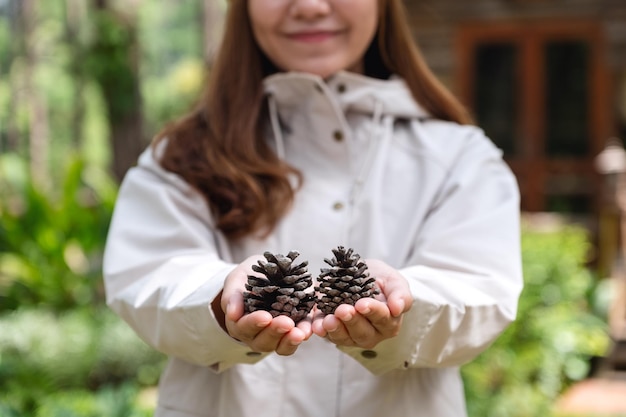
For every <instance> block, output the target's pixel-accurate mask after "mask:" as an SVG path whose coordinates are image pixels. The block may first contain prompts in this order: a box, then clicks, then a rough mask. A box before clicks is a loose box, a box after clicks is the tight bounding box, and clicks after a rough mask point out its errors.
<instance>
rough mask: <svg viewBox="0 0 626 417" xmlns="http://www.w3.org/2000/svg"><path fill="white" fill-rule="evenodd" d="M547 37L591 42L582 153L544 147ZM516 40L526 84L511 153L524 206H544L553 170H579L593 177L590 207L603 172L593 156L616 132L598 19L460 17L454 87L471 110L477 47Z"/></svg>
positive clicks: (595, 206)
mask: <svg viewBox="0 0 626 417" xmlns="http://www.w3.org/2000/svg"><path fill="white" fill-rule="evenodd" d="M549 40H583V41H585V42H588V44H589V45H590V48H589V54H590V55H589V56H590V59H589V81H588V82H589V100H590V105H589V112H590V114H589V130H590V131H589V137H590V140H591V142H590V144H589V145H590V149H589V154H588V155H586V156H585V157H584V158H549V157H548V156H547V155H545V152H544V143H545V134H544V132H545V123H546V122H545V116H544V115H545V111H544V110H543V107H542V105H543V102H544V101H545V100H543V101H542V97H543V93H542V92H543V91H545V87H544V86H545V79H544V71H543V68H544V67H545V62H544V54H543V52H542V47H543V45H544V44H545V43H546V41H549ZM501 41H508V42H514V43H516V44H519V45H520V47H521V55H520V56H521V59H520V60H519V61H520V62H519V64H518V65H520V67H519V68H517V70H518V71H521V73H522V74H523V78H522V83H521V84H522V85H520V86H518V89H519V90H518V108H519V109H520V113H519V114H518V117H519V123H520V130H521V135H522V137H523V138H524V139H523V143H522V144H520V145H521V148H520V152H519V155H518V156H516V157H514V158H507V162H508V163H509V165H510V166H511V168H512V169H513V171H514V172H515V173H516V175H517V176H518V180H519V181H520V189H521V192H522V195H523V198H524V207H523V208H524V209H525V210H528V211H544V210H545V208H546V196H547V192H546V190H545V187H546V183H547V180H548V178H549V176H550V175H551V174H552V175H554V174H558V173H571V172H576V173H580V174H582V175H585V176H586V177H588V178H589V180H590V185H591V186H592V187H593V188H594V189H593V190H591V193H590V194H591V195H592V201H591V205H592V209H593V211H594V212H595V211H597V209H598V208H599V203H600V189H601V185H602V184H601V180H602V179H601V178H600V176H599V175H598V174H597V172H596V169H595V166H594V158H595V156H596V155H597V154H599V153H600V152H601V151H602V149H603V148H604V146H605V144H606V141H607V139H608V138H609V137H610V136H611V133H612V121H613V117H614V115H613V110H612V105H611V98H610V94H609V92H610V77H609V71H608V68H607V59H608V58H607V56H608V55H607V46H606V41H605V39H604V34H603V31H602V26H601V24H600V23H599V22H597V21H593V20H588V19H585V20H580V19H575V20H554V19H536V20H526V19H525V20H511V21H498V22H489V21H486V22H485V21H480V22H478V21H473V22H462V23H460V24H459V26H458V30H457V35H456V42H455V54H456V60H457V65H456V74H455V80H456V88H457V91H458V92H459V96H460V97H461V100H462V101H463V102H464V103H465V104H466V105H467V106H468V108H469V109H470V110H472V103H474V96H473V94H474V91H473V80H474V79H475V77H474V75H475V74H474V72H475V59H474V57H475V54H474V51H475V47H476V46H477V45H480V44H481V43H498V42H501Z"/></svg>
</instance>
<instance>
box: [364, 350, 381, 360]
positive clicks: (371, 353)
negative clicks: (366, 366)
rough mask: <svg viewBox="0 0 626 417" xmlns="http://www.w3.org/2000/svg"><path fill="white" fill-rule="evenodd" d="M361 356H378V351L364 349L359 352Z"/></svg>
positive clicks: (369, 357) (368, 357)
mask: <svg viewBox="0 0 626 417" xmlns="http://www.w3.org/2000/svg"><path fill="white" fill-rule="evenodd" d="M361 356H363V357H364V358H365V359H374V358H375V357H376V356H378V353H376V352H375V351H373V350H364V351H363V352H361Z"/></svg>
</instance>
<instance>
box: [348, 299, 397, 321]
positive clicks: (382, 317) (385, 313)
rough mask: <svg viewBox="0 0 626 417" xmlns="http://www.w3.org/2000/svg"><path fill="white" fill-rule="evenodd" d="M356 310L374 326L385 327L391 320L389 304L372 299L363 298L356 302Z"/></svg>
mask: <svg viewBox="0 0 626 417" xmlns="http://www.w3.org/2000/svg"><path fill="white" fill-rule="evenodd" d="M354 308H355V310H356V311H357V312H358V313H359V314H361V315H362V316H364V317H366V318H367V319H368V320H369V321H370V322H371V323H372V325H374V326H384V325H385V323H387V322H388V321H389V319H390V318H391V312H390V311H389V307H387V304H385V303H383V302H380V301H378V300H374V299H372V298H361V299H360V300H359V301H357V302H356V305H355V306H354Z"/></svg>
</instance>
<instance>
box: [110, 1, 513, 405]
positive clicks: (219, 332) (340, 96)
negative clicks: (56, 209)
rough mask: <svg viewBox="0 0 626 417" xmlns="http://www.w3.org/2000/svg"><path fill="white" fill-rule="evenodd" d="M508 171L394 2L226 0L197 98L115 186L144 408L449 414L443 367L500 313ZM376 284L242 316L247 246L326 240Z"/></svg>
mask: <svg viewBox="0 0 626 417" xmlns="http://www.w3.org/2000/svg"><path fill="white" fill-rule="evenodd" d="M518 220H519V208H518V190H517V186H516V182H515V179H514V177H513V176H512V175H511V173H510V171H509V170H508V169H507V167H506V165H505V164H504V162H503V161H502V159H501V153H500V152H499V151H498V150H497V149H496V148H495V147H494V146H493V144H492V143H491V142H490V141H489V140H488V139H487V138H486V137H485V136H484V134H483V133H482V132H481V131H480V130H479V129H478V128H476V127H473V126H471V125H470V124H469V119H468V117H467V115H466V112H465V110H464V109H463V108H462V106H461V105H459V103H458V102H457V101H456V100H455V99H454V98H453V97H452V96H451V95H450V94H449V93H448V92H447V91H446V90H445V89H444V88H443V87H442V86H441V85H440V84H439V83H438V82H437V81H436V79H435V78H434V77H433V75H432V74H431V72H430V71H429V70H428V68H427V67H426V65H425V64H424V61H423V59H422V58H421V56H420V54H419V52H418V49H417V47H416V45H415V44H414V42H413V40H412V38H411V34H410V30H409V28H408V26H407V23H406V21H405V20H404V11H403V9H402V4H401V0H231V1H230V3H229V10H228V16H227V22H226V30H225V34H224V38H223V45H222V48H221V51H220V53H219V54H218V56H217V57H216V60H215V64H214V66H213V68H212V69H211V73H210V78H209V82H208V85H207V89H206V91H205V93H204V94H203V96H202V99H201V100H200V104H199V105H198V107H197V108H196V109H195V110H194V111H193V112H192V113H191V114H189V115H188V116H187V117H185V118H183V119H182V120H180V121H178V122H177V123H175V124H173V125H171V126H170V127H168V128H167V129H165V131H164V132H163V133H162V134H161V135H159V137H158V139H157V140H156V141H155V143H154V146H153V147H151V149H149V150H147V151H146V152H145V153H144V154H143V155H142V156H141V158H140V160H139V163H138V166H137V167H135V168H133V169H132V170H130V171H129V173H128V174H127V176H126V178H125V179H124V182H123V184H122V187H121V189H120V194H119V200H118V203H117V206H116V210H115V214H114V217H113V220H112V224H111V228H110V232H109V239H108V242H107V248H106V254H105V265H104V274H105V283H106V290H107V298H108V303H109V305H110V306H111V308H113V309H114V310H115V311H116V312H117V313H118V314H119V315H120V316H121V317H122V318H123V319H124V320H126V321H127V322H128V323H129V324H130V325H131V326H132V327H133V328H134V329H135V330H136V332H137V333H138V334H139V335H140V336H141V337H142V338H143V339H144V340H145V341H146V342H147V343H149V344H150V345H152V346H153V347H154V348H156V349H158V350H160V351H162V352H164V353H166V354H167V355H169V356H170V358H171V359H170V361H169V364H168V366H167V369H166V370H165V372H164V374H163V376H162V378H161V381H160V390H159V405H158V408H157V411H156V415H157V416H158V417H191V416H207V417H209V416H210V417H248V416H255V417H265V416H267V417H280V416H290V417H292V416H298V417H322V416H323V417H328V416H334V417H339V416H342V417H353V416H359V417H380V416H383V415H384V416H386V417H405V416H412V417H416V416H428V417H435V416H436V417H452V416H454V417H459V416H463V415H465V404H464V399H463V387H462V383H461V379H460V377H459V369H458V367H459V366H460V365H462V364H464V363H466V362H467V361H469V360H471V359H472V358H474V357H475V356H476V355H478V354H479V353H480V352H481V351H483V350H484V349H485V348H486V347H487V346H489V344H490V343H492V342H493V341H494V339H495V338H496V337H497V336H498V335H499V334H500V333H501V332H502V331H503V330H504V329H505V328H506V327H507V325H508V324H509V323H510V322H511V321H512V320H513V319H514V318H515V314H516V307H517V299H518V296H519V293H520V290H521V287H522V278H521V267H520V249H519V224H518V223H519V222H518ZM339 245H342V246H345V247H351V248H354V249H355V250H356V251H357V252H358V253H359V254H360V255H362V256H363V257H364V258H367V265H368V267H369V271H370V274H371V276H374V277H376V279H377V284H378V286H379V288H380V289H381V294H380V295H379V296H378V297H377V298H376V299H373V298H367V299H362V300H360V301H359V302H357V304H356V305H355V306H349V305H341V306H340V307H339V308H338V309H337V310H336V312H335V313H334V314H329V315H322V314H320V313H319V312H318V311H316V310H314V311H313V312H312V313H311V316H310V317H309V319H307V320H303V321H301V322H299V323H298V324H297V325H296V324H295V323H294V322H293V321H292V320H291V319H290V318H288V317H287V316H278V317H276V318H272V316H271V315H270V314H269V313H268V312H266V311H256V312H253V313H249V314H244V303H243V295H242V293H243V291H244V284H245V282H246V279H247V275H248V274H250V273H252V271H251V265H252V264H253V263H255V262H256V261H257V260H258V259H261V257H260V254H262V253H263V252H265V251H270V252H273V253H280V254H287V253H288V252H289V251H290V250H297V251H299V252H300V259H302V260H307V261H308V262H309V271H311V272H312V273H313V274H314V275H315V274H316V273H317V272H319V270H320V268H321V267H323V260H324V258H330V257H332V252H331V250H332V249H333V248H336V247H337V246H339Z"/></svg>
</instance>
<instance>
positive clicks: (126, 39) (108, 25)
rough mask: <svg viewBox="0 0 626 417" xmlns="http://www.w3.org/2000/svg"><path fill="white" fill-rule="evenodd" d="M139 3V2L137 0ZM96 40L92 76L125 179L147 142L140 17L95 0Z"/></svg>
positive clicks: (117, 167)
mask: <svg viewBox="0 0 626 417" xmlns="http://www.w3.org/2000/svg"><path fill="white" fill-rule="evenodd" d="M133 3H135V2H133ZM93 4H94V6H95V16H94V17H95V22H96V39H95V42H94V43H93V45H92V46H91V48H90V51H89V56H90V57H89V60H90V62H91V71H92V75H93V76H94V78H95V79H96V81H97V82H98V84H99V85H100V88H101V90H102V94H103V97H104V101H105V103H106V108H107V111H108V119H109V129H110V132H111V148H112V151H113V152H112V153H113V173H114V175H115V176H116V178H117V179H118V180H121V179H122V178H123V177H124V175H125V174H126V171H128V169H129V168H130V167H132V166H133V165H134V164H135V162H136V160H137V157H138V156H139V154H140V153H141V151H142V149H143V148H144V146H145V145H146V143H145V142H146V141H145V140H144V132H143V114H142V100H141V92H140V84H139V40H138V36H137V24H136V23H137V22H136V16H133V15H132V14H130V13H128V14H121V13H120V12H119V11H117V10H114V9H113V5H112V4H109V1H108V0H95V1H94V3H93Z"/></svg>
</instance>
